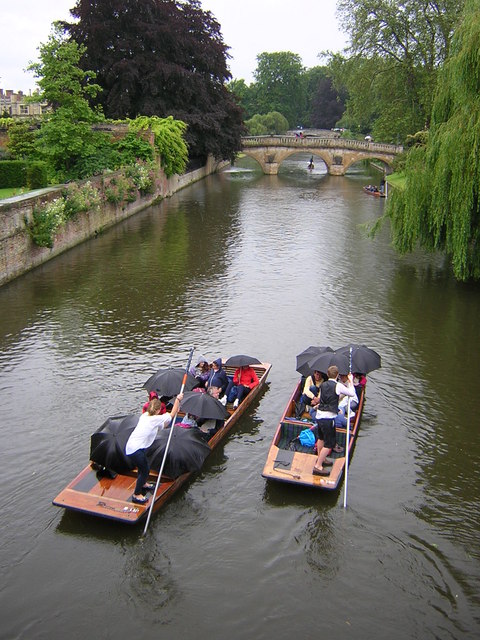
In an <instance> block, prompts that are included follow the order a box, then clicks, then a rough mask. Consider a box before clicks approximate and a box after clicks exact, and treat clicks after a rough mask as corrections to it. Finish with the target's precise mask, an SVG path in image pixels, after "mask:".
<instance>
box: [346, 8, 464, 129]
mask: <svg viewBox="0 0 480 640" xmlns="http://www.w3.org/2000/svg"><path fill="white" fill-rule="evenodd" d="M462 5H463V0H441V1H437V2H432V1H430V0H400V1H398V0H339V2H338V5H337V6H338V13H339V16H340V19H341V22H342V25H343V27H344V29H345V31H346V32H347V33H348V34H349V35H350V39H351V44H350V47H349V49H348V53H349V54H350V59H349V61H348V63H347V64H346V66H344V67H343V69H340V68H339V67H338V65H337V67H336V70H337V71H339V70H341V72H342V74H341V75H342V80H341V81H342V82H343V84H344V86H346V88H347V90H348V102H347V116H348V117H349V118H350V119H351V120H354V121H355V122H356V123H357V124H358V126H359V128H360V129H362V128H363V127H364V126H365V122H366V121H370V123H371V128H372V132H373V134H374V136H375V137H376V138H379V139H386V140H389V139H393V140H395V139H397V138H398V137H399V136H400V137H401V138H402V139H403V138H404V137H405V136H406V135H407V134H408V133H414V132H415V131H417V130H418V129H421V128H423V127H424V126H425V125H427V126H428V123H429V118H430V113H431V107H432V97H433V93H434V88H435V83H436V76H437V72H438V69H439V67H440V66H441V65H442V63H443V62H444V60H445V59H446V57H447V56H448V53H449V47H450V41H451V36H452V33H453V30H454V28H455V25H456V23H457V21H458V18H459V15H460V13H461V9H462ZM337 62H338V59H337ZM338 81H339V79H338V77H337V78H336V83H338ZM337 88H338V84H337ZM365 111H366V115H365Z"/></svg>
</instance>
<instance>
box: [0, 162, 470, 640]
mask: <svg viewBox="0 0 480 640" xmlns="http://www.w3.org/2000/svg"><path fill="white" fill-rule="evenodd" d="M307 162H308V158H307V157H302V156H297V157H296V158H294V159H290V160H289V161H288V162H285V163H284V165H282V168H281V171H280V174H279V175H278V176H263V175H262V174H260V173H258V171H252V172H238V171H235V170H233V171H226V172H225V173H223V174H221V175H217V176H211V177H209V178H208V179H206V180H205V181H202V182H201V183H197V184H196V185H194V186H192V187H189V188H187V189H185V190H184V191H182V192H180V193H178V194H176V195H175V196H174V197H172V198H170V199H169V200H165V201H164V202H162V203H161V204H160V205H158V206H156V207H153V208H151V209H149V210H147V211H144V212H142V213H140V214H138V215H136V216H135V217H133V218H131V219H129V220H127V221H126V222H124V223H122V224H120V225H118V226H116V227H115V228H113V229H110V230H109V231H108V232H106V233H105V234H104V235H102V236H100V237H98V238H97V239H95V240H92V241H89V242H87V243H85V244H83V245H81V246H79V247H77V248H75V249H73V250H71V251H69V252H68V253H66V254H64V255H63V256H60V257H59V258H57V259H55V260H53V261H51V262H50V263H48V264H46V265H44V266H42V267H40V268H38V269H36V270H35V271H32V272H31V273H29V274H27V275H25V276H23V277H21V278H19V279H18V280H16V281H14V282H12V283H10V284H9V285H7V286H5V287H3V288H2V289H0V305H1V308H2V314H1V320H0V341H1V360H0V387H1V392H2V396H1V397H2V401H1V403H0V416H1V425H2V427H1V428H2V470H3V473H2V479H1V483H2V495H3V508H2V519H3V535H2V540H1V566H2V575H3V580H2V598H1V599H2V611H3V616H2V629H3V637H5V638H29V639H31V638H45V637H57V636H58V635H59V634H61V636H62V637H65V638H69V639H70V640H74V639H77V638H78V639H80V638H82V639H83V638H87V637H97V638H127V637H136V636H138V635H139V634H140V636H141V637H142V638H147V639H150V638H152V639H153V638H155V639H157V638H166V639H169V638H196V639H197V640H198V639H199V640H202V639H205V640H206V639H209V640H211V639H217V638H218V639H220V638H221V639H224V638H226V637H230V638H233V639H234V640H237V639H249V640H251V639H253V638H255V639H256V640H259V639H267V638H275V639H276V640H283V639H285V640H286V639H287V638H291V637H299V638H300V637H302V638H312V637H316V636H318V635H323V634H325V635H326V636H328V637H331V638H336V639H337V640H338V639H343V638H352V637H355V638H366V637H368V638H371V639H378V640H381V639H382V640H383V638H386V637H388V638H390V639H392V640H393V639H397V638H398V639H399V640H400V639H404V638H422V639H428V638H432V639H433V638H463V637H474V636H475V635H477V634H478V633H479V631H480V607H479V605H480V602H479V599H480V598H479V593H480V565H479V561H480V542H479V541H480V512H479V510H478V496H479V488H480V487H479V485H480V482H479V480H480V463H479V454H480V437H479V419H478V411H477V407H476V405H475V404H474V399H475V397H476V382H475V381H476V380H477V379H478V377H479V374H480V358H479V340H478V317H479V315H480V289H479V287H478V285H477V286H473V285H462V284H458V283H456V282H455V281H454V280H453V278H452V277H451V276H450V274H449V272H448V270H447V268H446V267H445V265H444V263H443V261H442V259H441V258H439V257H435V256H426V255H423V254H420V253H418V254H415V255H412V256H407V257H399V256H397V255H396V254H395V253H394V251H393V250H392V248H391V247H390V244H389V236H388V229H386V228H385V229H383V230H382V232H381V233H380V234H379V235H378V236H377V237H376V239H375V240H373V241H372V240H371V239H369V238H368V237H366V233H365V230H364V229H363V228H362V225H363V224H364V223H366V222H369V221H373V220H374V219H375V218H376V217H377V216H378V215H379V214H380V213H381V211H382V208H383V206H384V202H383V201H382V200H380V199H375V198H372V197H370V196H368V195H366V194H364V193H363V192H362V189H361V187H362V185H363V184H365V182H367V181H370V180H371V178H370V177H368V176H365V175H362V174H361V173H360V172H358V173H351V174H349V175H348V176H347V177H343V178H333V177H329V176H327V175H326V174H325V169H324V167H323V166H321V163H320V165H319V166H318V167H317V168H316V169H315V171H314V172H313V173H311V174H310V173H308V172H307V171H306V166H307ZM347 342H361V343H364V344H367V345H368V346H370V347H372V348H374V349H376V350H377V351H378V352H379V353H380V354H381V355H382V364H383V367H382V369H381V370H379V371H376V372H373V373H372V374H371V375H370V376H369V382H368V385H367V405H366V408H365V413H364V417H363V421H362V428H361V431H360V436H359V439H358V441H357V445H356V450H355V453H354V456H353V459H352V463H351V467H350V476H349V500H348V501H349V507H348V508H347V510H344V509H343V507H342V493H339V494H337V493H334V494H325V493H319V492H315V491H307V490H301V489H298V488H295V487H290V486H288V485H274V484H268V483H267V482H266V481H265V480H264V479H263V478H262V477H261V471H262V468H263V464H264V461H265V458H266V455H267V450H268V446H269V444H270V441H271V437H272V434H273V431H274V429H275V427H276V424H277V422H278V419H279V417H280V415H281V412H282V411H283V408H284V406H285V404H286V401H287V399H288V397H289V395H290V393H291V391H292V388H293V385H294V383H295V381H296V380H297V374H296V373H295V354H296V353H298V352H300V351H301V350H302V349H304V348H305V347H307V346H309V345H311V344H318V345H324V344H330V345H332V346H333V347H336V346H340V345H342V344H345V343H347ZM190 345H195V346H196V348H197V353H206V355H207V356H209V357H210V356H211V357H212V358H213V357H214V356H218V355H222V356H225V357H227V356H229V355H232V354H233V353H237V352H245V353H248V354H252V355H255V356H257V357H259V358H260V359H261V360H266V361H269V362H272V363H273V368H272V371H271V374H270V384H269V386H268V388H267V390H266V391H265V392H264V393H263V395H262V396H261V398H260V400H259V401H258V402H256V403H255V404H254V406H253V408H252V409H251V410H250V411H249V412H248V413H247V414H246V415H245V416H244V417H243V418H242V419H241V421H240V422H239V423H238V424H237V426H236V427H235V429H234V430H233V432H232V433H231V435H230V436H229V438H228V439H227V440H226V442H225V443H224V444H223V445H221V446H220V448H219V449H218V450H216V451H215V452H214V453H213V454H212V455H211V456H210V457H209V459H208V460H207V462H206V464H205V467H204V469H203V470H202V472H201V473H200V474H199V476H198V477H197V478H196V480H195V481H194V482H192V483H190V484H189V485H188V486H187V487H186V488H185V489H184V490H181V491H180V492H179V493H178V494H177V495H176V496H175V497H174V499H173V500H172V501H171V502H170V503H168V504H167V505H166V506H165V507H164V508H163V509H162V510H161V511H160V512H159V513H158V514H157V515H155V517H154V518H153V519H152V522H151V524H150V529H149V532H148V535H147V537H146V538H145V539H142V538H141V527H140V528H129V527H125V526H119V525H116V524H114V523H110V522H107V521H103V520H98V519H95V518H89V517H86V516H81V515H80V514H75V513H67V512H64V511H63V510H61V509H57V508H55V507H53V506H52V505H51V500H52V498H53V497H54V496H55V495H56V494H57V493H58V492H59V491H60V489H61V488H63V487H64V486H65V485H66V484H67V483H68V482H69V481H70V480H71V479H72V478H73V476H74V475H76V474H77V472H78V471H80V469H81V468H82V467H83V466H84V465H85V464H86V463H87V460H88V453H89V442H90V434H91V433H92V432H93V431H94V430H95V429H96V428H97V427H98V426H99V425H100V424H101V423H102V422H103V421H104V420H105V418H106V417H107V416H111V415H119V414H122V413H129V412H133V411H137V410H140V407H141V405H142V403H143V402H144V400H145V398H146V393H145V391H144V390H142V384H143V382H144V381H145V380H146V379H147V378H148V376H149V375H150V374H151V373H152V372H153V371H154V370H155V369H157V368H159V367H160V366H162V365H179V366H182V365H183V364H184V363H185V361H186V358H187V354H188V349H189V347H190Z"/></svg>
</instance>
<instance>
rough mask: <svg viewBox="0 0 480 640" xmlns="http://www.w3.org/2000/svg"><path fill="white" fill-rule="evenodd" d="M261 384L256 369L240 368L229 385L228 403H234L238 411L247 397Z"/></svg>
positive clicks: (227, 392)
mask: <svg viewBox="0 0 480 640" xmlns="http://www.w3.org/2000/svg"><path fill="white" fill-rule="evenodd" d="M258 383H259V380H258V377H257V374H256V373H255V369H253V368H252V367H250V366H246V367H238V369H237V370H236V371H235V373H234V374H233V380H230V382H229V383H228V387H227V391H226V395H227V399H228V402H233V408H234V409H236V408H237V407H238V405H239V404H240V402H241V401H242V400H243V399H244V398H245V396H246V395H247V394H248V393H250V391H251V390H252V389H254V388H255V387H256V386H257V385H258Z"/></svg>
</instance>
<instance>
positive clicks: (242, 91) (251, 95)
mask: <svg viewBox="0 0 480 640" xmlns="http://www.w3.org/2000/svg"><path fill="white" fill-rule="evenodd" d="M227 87H228V89H229V91H231V92H232V93H233V95H234V96H235V99H236V101H237V102H238V104H239V105H240V107H241V108H242V110H243V117H244V120H248V119H249V118H252V117H253V116H254V115H255V114H256V113H258V100H257V85H256V84H255V83H254V82H252V83H251V84H250V85H247V83H246V82H245V80H244V79H243V78H240V79H235V80H231V81H230V82H229V83H228V84H227Z"/></svg>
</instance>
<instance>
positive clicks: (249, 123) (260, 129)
mask: <svg viewBox="0 0 480 640" xmlns="http://www.w3.org/2000/svg"><path fill="white" fill-rule="evenodd" d="M245 126H246V127H247V129H248V133H249V134H250V135H251V136H263V135H268V134H279V133H285V132H286V131H287V129H288V120H287V119H286V118H285V116H283V115H282V114H281V113H279V112H278V111H270V113H266V114H263V115H260V114H259V113H257V114H255V115H254V116H253V118H250V120H246V121H245Z"/></svg>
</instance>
